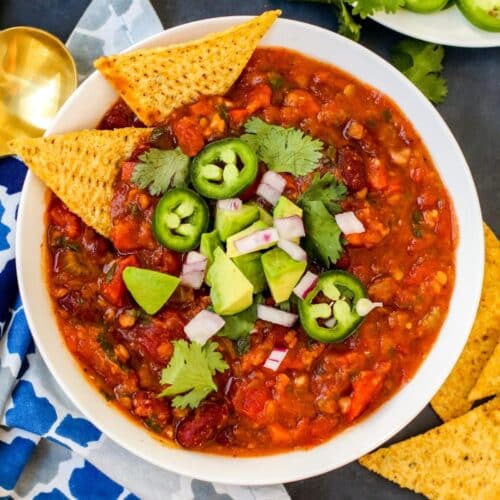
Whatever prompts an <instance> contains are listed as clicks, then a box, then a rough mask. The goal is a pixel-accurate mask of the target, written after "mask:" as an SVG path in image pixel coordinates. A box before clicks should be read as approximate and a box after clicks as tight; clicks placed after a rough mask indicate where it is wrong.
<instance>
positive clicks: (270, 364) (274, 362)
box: [264, 347, 288, 372]
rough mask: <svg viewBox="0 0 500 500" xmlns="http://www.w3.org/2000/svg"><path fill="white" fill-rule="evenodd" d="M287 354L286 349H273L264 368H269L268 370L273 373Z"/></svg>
mask: <svg viewBox="0 0 500 500" xmlns="http://www.w3.org/2000/svg"><path fill="white" fill-rule="evenodd" d="M287 353H288V349H285V348H284V347H275V348H274V349H273V350H272V351H271V354H269V357H268V358H267V359H266V362H265V363H264V368H269V370H272V371H273V372H275V371H276V370H277V369H278V368H279V367H280V365H281V363H282V362H283V360H284V359H285V357H286V355H287Z"/></svg>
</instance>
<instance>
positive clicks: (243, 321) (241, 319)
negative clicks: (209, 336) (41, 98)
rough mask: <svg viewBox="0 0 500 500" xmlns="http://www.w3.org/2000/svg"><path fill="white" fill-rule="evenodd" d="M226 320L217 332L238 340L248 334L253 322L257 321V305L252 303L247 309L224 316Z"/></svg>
mask: <svg viewBox="0 0 500 500" xmlns="http://www.w3.org/2000/svg"><path fill="white" fill-rule="evenodd" d="M224 321H225V322H226V323H225V325H224V326H223V328H222V330H219V332H217V335H218V336H219V337H227V338H228V339H231V340H238V339H240V338H242V337H246V336H248V335H250V332H251V331H252V329H253V327H254V325H255V322H256V321H257V305H256V304H255V303H254V304H252V305H251V306H250V307H249V308H248V309H245V310H244V311H241V312H240V313H238V314H233V315H231V316H224Z"/></svg>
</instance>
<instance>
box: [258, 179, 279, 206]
mask: <svg viewBox="0 0 500 500" xmlns="http://www.w3.org/2000/svg"><path fill="white" fill-rule="evenodd" d="M257 195H258V196H260V197H261V198H264V200H266V201H267V202H269V203H270V204H271V205H272V206H273V207H274V205H276V203H278V200H279V199H280V196H281V191H277V190H276V189H274V188H273V187H271V186H270V185H269V184H266V183H264V182H261V183H260V184H259V187H258V188H257Z"/></svg>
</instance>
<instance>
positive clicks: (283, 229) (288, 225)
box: [274, 215, 306, 240]
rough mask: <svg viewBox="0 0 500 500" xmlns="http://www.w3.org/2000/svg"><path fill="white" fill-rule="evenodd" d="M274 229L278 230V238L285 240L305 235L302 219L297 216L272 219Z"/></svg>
mask: <svg viewBox="0 0 500 500" xmlns="http://www.w3.org/2000/svg"><path fill="white" fill-rule="evenodd" d="M274 227H275V228H276V229H277V230H278V234H279V235H280V238H283V239H285V240H293V239H294V238H302V237H303V236H305V235H306V231H305V229H304V223H303V222H302V218H301V217H299V216H298V215H292V216H291V217H282V218H279V219H274Z"/></svg>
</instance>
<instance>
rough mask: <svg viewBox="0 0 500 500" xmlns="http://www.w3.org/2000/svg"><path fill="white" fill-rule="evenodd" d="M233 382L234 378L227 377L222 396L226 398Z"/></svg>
mask: <svg viewBox="0 0 500 500" xmlns="http://www.w3.org/2000/svg"><path fill="white" fill-rule="evenodd" d="M233 382H234V377H229V378H228V379H227V382H226V385H225V386H224V396H227V395H228V394H229V391H230V390H231V386H232V385H233Z"/></svg>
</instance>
